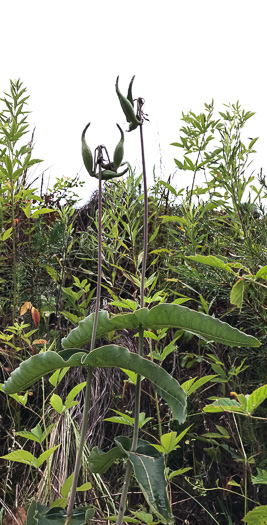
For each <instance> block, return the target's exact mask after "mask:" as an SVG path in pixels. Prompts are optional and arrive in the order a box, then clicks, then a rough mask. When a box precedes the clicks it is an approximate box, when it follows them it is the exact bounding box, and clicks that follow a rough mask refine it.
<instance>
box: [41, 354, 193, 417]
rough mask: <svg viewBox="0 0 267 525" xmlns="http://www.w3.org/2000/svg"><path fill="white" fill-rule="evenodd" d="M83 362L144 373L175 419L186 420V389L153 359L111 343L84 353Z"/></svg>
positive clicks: (94, 365)
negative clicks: (150, 359)
mask: <svg viewBox="0 0 267 525" xmlns="http://www.w3.org/2000/svg"><path fill="white" fill-rule="evenodd" d="M39 355H40V354H39ZM82 364H83V365H84V366H91V367H101V368H111V367H119V368H124V369H126V370H132V372H136V373H137V374H142V376H144V377H146V378H147V379H149V380H150V381H151V382H152V383H153V385H154V386H155V388H156V389H157V393H158V395H160V396H161V397H162V398H163V399H164V401H166V402H167V403H168V405H169V407H170V408H171V410H172V413H173V417H174V419H177V420H178V421H179V422H180V423H183V422H184V421H185V418H186V394H185V392H184V390H183V389H182V388H181V386H180V385H179V383H178V381H176V379H174V378H173V377H172V376H171V375H170V374H168V373H167V372H166V371H165V370H164V369H163V368H160V367H159V366H158V365H156V364H155V363H153V362H152V361H149V360H148V359H145V358H144V357H141V356H140V355H138V354H133V353H131V352H129V350H127V349H126V348H123V347H120V346H115V345H109V346H103V347H101V348H96V349H95V350H93V351H92V352H90V353H89V354H86V355H84V357H83V358H82Z"/></svg>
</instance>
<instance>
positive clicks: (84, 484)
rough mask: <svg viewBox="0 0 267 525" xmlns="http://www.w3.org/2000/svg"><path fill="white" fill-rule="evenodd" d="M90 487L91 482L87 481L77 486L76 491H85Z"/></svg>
mask: <svg viewBox="0 0 267 525" xmlns="http://www.w3.org/2000/svg"><path fill="white" fill-rule="evenodd" d="M91 488H92V483H90V481H87V482H86V483H83V485H80V486H79V487H77V489H76V491H77V492H85V491H86V490H90V489H91Z"/></svg>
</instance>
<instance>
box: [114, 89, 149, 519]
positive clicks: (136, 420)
mask: <svg viewBox="0 0 267 525" xmlns="http://www.w3.org/2000/svg"><path fill="white" fill-rule="evenodd" d="M138 100H139V99H138ZM140 142H141V154H142V166H143V185H144V244H143V246H144V247H143V260H142V276H141V287H140V307H141V308H144V305H145V277H146V260H147V249H148V196H147V178H146V163H145V149H144V137H143V125H142V124H141V126H140ZM138 352H139V355H140V356H143V354H144V328H143V327H141V326H139V338H138ZM140 399H141V375H140V374H138V375H137V379H136V387H135V410H134V430H133V440H132V447H131V451H132V452H135V450H136V448H137V443H138V434H139V414H140ZM131 475H132V466H131V463H130V461H128V462H127V466H126V472H125V477H124V482H123V488H122V493H121V500H120V506H119V512H118V518H117V525H123V517H124V513H125V509H126V502H127V494H128V490H129V485H130V480H131Z"/></svg>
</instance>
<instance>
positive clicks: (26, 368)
mask: <svg viewBox="0 0 267 525" xmlns="http://www.w3.org/2000/svg"><path fill="white" fill-rule="evenodd" d="M84 355H85V352H78V353H76V354H75V355H72V356H71V357H70V359H67V360H65V359H63V358H62V357H61V356H60V355H59V354H57V353H56V352H44V353H40V354H36V355H33V356H32V357H30V359H27V360H26V361H23V362H22V363H21V364H20V366H19V367H18V368H16V370H14V371H13V372H12V373H11V375H10V377H9V378H8V380H7V381H6V382H5V383H4V385H3V391H4V392H5V393H6V394H15V393H16V392H20V391H23V390H27V389H28V388H29V387H30V386H32V385H33V384H34V383H36V381H38V379H40V378H41V377H43V376H45V375H46V374H49V373H52V372H54V371H55V370H57V369H61V368H64V367H70V366H81V358H82V356H84Z"/></svg>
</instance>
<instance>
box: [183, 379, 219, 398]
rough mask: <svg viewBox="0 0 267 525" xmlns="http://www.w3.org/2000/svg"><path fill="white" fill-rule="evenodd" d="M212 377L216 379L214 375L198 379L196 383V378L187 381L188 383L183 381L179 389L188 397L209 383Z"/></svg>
mask: <svg viewBox="0 0 267 525" xmlns="http://www.w3.org/2000/svg"><path fill="white" fill-rule="evenodd" d="M214 377H216V375H208V376H204V377H200V379H198V380H197V381H196V377H194V378H192V379H189V380H188V381H185V382H184V383H183V384H182V385H181V387H182V388H183V389H184V391H185V392H186V394H187V396H190V395H191V394H192V393H193V392H195V390H197V389H198V388H200V387H201V386H203V385H205V384H206V383H207V382H208V381H211V379H213V378H214Z"/></svg>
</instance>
